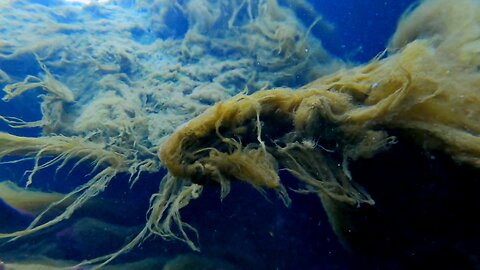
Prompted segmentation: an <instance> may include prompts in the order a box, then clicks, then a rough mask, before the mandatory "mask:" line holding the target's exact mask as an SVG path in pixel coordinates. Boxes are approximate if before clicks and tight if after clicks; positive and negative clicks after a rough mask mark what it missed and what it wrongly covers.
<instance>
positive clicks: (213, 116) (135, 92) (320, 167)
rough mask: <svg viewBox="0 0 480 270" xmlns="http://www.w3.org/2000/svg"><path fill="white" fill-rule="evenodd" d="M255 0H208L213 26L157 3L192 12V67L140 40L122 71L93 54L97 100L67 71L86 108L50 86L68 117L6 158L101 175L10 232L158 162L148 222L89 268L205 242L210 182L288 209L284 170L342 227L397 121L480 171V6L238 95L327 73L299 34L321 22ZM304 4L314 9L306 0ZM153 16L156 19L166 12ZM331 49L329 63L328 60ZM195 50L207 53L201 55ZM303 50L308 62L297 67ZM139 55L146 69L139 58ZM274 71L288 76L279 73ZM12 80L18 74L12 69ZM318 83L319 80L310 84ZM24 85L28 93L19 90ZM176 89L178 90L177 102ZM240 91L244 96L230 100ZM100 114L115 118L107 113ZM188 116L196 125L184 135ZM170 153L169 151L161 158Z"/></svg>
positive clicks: (8, 147)
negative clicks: (205, 189)
mask: <svg viewBox="0 0 480 270" xmlns="http://www.w3.org/2000/svg"><path fill="white" fill-rule="evenodd" d="M254 2H255V1H243V2H241V3H236V2H235V1H232V3H231V5H230V6H229V8H230V9H228V10H230V13H229V14H230V16H229V17H228V18H223V17H222V16H223V15H222V14H223V13H222V14H220V13H217V9H215V8H217V6H215V5H214V4H212V2H209V3H210V5H206V6H207V7H209V8H207V10H206V12H210V13H211V14H212V16H209V18H212V21H210V20H206V19H199V17H198V16H199V13H198V12H199V11H198V10H199V7H198V6H196V4H195V3H197V2H195V1H192V2H188V1H187V3H185V4H184V5H183V6H182V5H180V4H178V3H177V4H174V2H169V1H156V2H154V3H153V6H154V7H158V6H157V5H160V6H161V7H162V8H166V9H167V10H168V9H178V10H180V11H181V12H184V13H185V14H188V16H187V17H188V20H190V21H191V22H192V24H191V25H193V26H192V28H190V29H189V30H188V31H187V32H186V33H185V38H184V39H183V41H182V42H180V43H178V44H176V45H181V46H180V47H179V48H181V50H180V51H178V52H177V51H173V52H170V54H171V55H170V56H171V59H170V61H174V60H175V61H180V62H179V63H180V64H170V65H168V64H167V67H168V68H165V67H163V69H162V70H163V71H162V72H160V73H159V71H153V70H152V69H151V67H152V66H149V64H151V63H150V62H149V61H148V60H145V59H142V58H141V56H139V55H135V54H133V53H132V51H131V49H129V48H117V49H118V50H117V51H119V52H121V53H118V54H117V55H115V57H118V58H115V57H113V62H112V63H111V64H112V66H111V68H110V69H108V68H106V64H105V63H98V62H94V61H93V60H92V59H90V58H86V59H83V61H84V62H83V65H85V66H88V67H89V68H90V69H88V68H87V69H86V70H87V71H88V70H90V71H92V70H94V69H93V68H92V67H91V66H92V65H95V66H96V68H97V69H96V71H95V72H92V73H91V74H93V75H92V76H93V77H94V78H97V77H100V75H102V76H104V78H103V79H99V82H100V83H99V84H98V85H97V86H99V87H100V89H103V90H104V91H101V92H98V93H96V94H95V95H93V96H88V95H87V94H86V93H87V92H86V89H89V87H92V85H85V84H84V83H81V82H79V81H78V79H77V78H75V77H68V76H67V77H66V78H65V81H68V83H66V85H75V87H76V90H75V91H73V90H72V91H73V96H75V97H81V98H80V99H77V100H78V102H77V103H76V104H73V105H69V102H71V100H65V99H64V98H61V97H63V96H65V95H58V94H57V92H56V91H47V92H48V94H47V95H46V97H52V96H55V95H56V96H57V97H58V98H57V99H56V103H55V104H61V106H57V107H56V108H57V110H55V113H52V114H45V113H44V117H46V118H48V120H49V121H43V122H42V123H43V124H44V130H45V134H44V135H43V136H42V137H39V138H25V137H18V136H14V135H10V134H5V133H3V134H1V136H0V156H1V157H5V156H15V157H19V156H20V157H33V158H34V159H35V167H34V169H33V170H32V172H31V173H30V174H29V175H30V177H29V180H31V179H32V176H33V175H34V174H35V172H36V171H38V170H40V169H42V168H45V167H47V166H54V165H57V166H58V167H59V168H61V167H62V166H64V165H65V164H66V163H67V162H69V161H72V162H76V163H82V162H84V161H93V164H94V168H93V171H95V173H96V176H94V177H93V178H92V179H91V180H90V181H89V182H87V183H86V184H85V185H83V186H80V187H78V188H77V189H75V190H74V191H73V192H72V194H70V195H74V194H75V195H77V197H76V199H75V200H74V202H73V203H72V204H71V205H70V206H69V207H67V209H66V210H65V212H64V213H62V214H61V215H59V216H58V217H56V218H54V219H53V220H51V221H48V222H46V223H42V224H38V223H37V222H38V219H37V220H36V221H34V223H33V224H32V225H31V226H30V227H29V228H27V229H26V230H23V231H19V232H14V233H8V234H2V235H0V236H1V237H3V238H11V237H18V236H24V235H27V234H30V233H33V232H36V231H39V230H41V229H44V228H46V227H48V226H51V225H53V224H55V223H58V222H60V221H61V220H64V219H66V218H69V217H70V215H71V214H72V213H73V211H74V210H75V209H77V208H78V207H80V206H82V205H83V204H84V203H85V201H86V200H88V199H90V198H91V197H93V196H95V195H96V194H98V193H99V192H101V191H102V190H103V189H104V188H105V187H106V185H107V184H108V183H109V181H110V180H111V179H112V178H113V177H114V176H115V175H116V174H118V173H128V174H130V175H131V179H132V182H135V181H137V180H139V179H140V178H141V177H140V173H141V172H154V171H158V170H159V168H160V166H161V165H160V162H159V159H160V160H161V164H162V166H165V167H166V168H167V169H168V175H166V176H165V177H164V179H163V180H162V182H161V185H160V190H159V192H158V193H156V194H154V195H153V196H152V198H151V205H150V209H149V211H148V219H147V223H146V226H145V228H144V229H143V230H142V231H141V232H140V233H139V234H138V235H137V236H136V237H135V238H133V239H132V240H131V241H130V243H129V244H127V245H125V246H124V247H123V248H122V249H121V250H119V251H118V252H116V253H114V254H110V255H106V256H105V257H101V258H98V259H94V260H91V261H87V262H85V263H86V264H88V263H102V264H104V263H107V262H109V261H111V260H112V259H114V258H116V257H117V256H118V255H120V254H122V253H124V252H127V251H129V250H131V249H132V248H134V247H135V246H137V245H138V244H140V243H141V242H142V241H143V240H144V239H145V238H147V237H149V236H151V235H158V236H161V237H162V238H164V239H172V238H173V239H178V240H181V241H185V242H186V243H187V244H188V245H189V246H190V247H191V248H192V249H195V250H197V249H198V248H197V245H196V239H192V236H196V234H197V232H196V230H195V228H193V227H191V226H190V225H188V224H186V223H184V222H183V221H182V219H181V216H180V212H179V211H180V209H182V208H183V207H185V206H187V205H188V203H189V202H190V201H191V200H192V199H196V198H198V196H200V194H201V192H202V186H203V185H205V184H208V183H216V184H218V185H219V186H220V187H221V191H222V192H221V196H222V197H225V196H227V194H228V193H229V192H230V182H231V181H234V180H240V181H245V182H248V183H250V184H251V185H252V186H253V187H254V188H256V189H258V190H264V189H273V190H275V191H276V192H277V193H278V195H279V196H280V197H281V198H282V199H283V201H284V202H285V203H286V204H289V203H290V199H289V197H288V194H287V189H286V188H285V187H284V186H283V185H282V183H281V179H280V177H279V176H278V172H279V170H280V169H285V170H287V171H288V172H290V173H291V174H292V175H294V176H295V177H296V178H297V179H298V180H299V183H300V184H299V187H300V188H302V189H303V190H304V191H305V192H309V193H315V194H318V196H319V197H320V199H321V201H322V203H323V206H324V208H325V209H326V211H327V213H328V215H329V217H330V221H331V223H332V225H333V227H334V229H335V231H336V232H340V231H341V229H342V228H341V226H342V222H341V220H342V217H341V213H339V212H338V211H337V210H338V209H339V207H358V206H359V205H362V204H368V205H373V204H374V200H375V198H371V197H370V195H369V193H368V190H365V189H364V188H362V187H361V186H360V185H358V184H357V183H356V181H355V179H354V178H352V176H351V174H350V170H349V163H350V162H352V161H355V160H358V159H368V158H371V157H373V156H375V155H376V154H377V153H379V152H382V151H385V150H387V149H388V148H389V146H391V145H392V144H394V143H396V138H395V137H393V136H392V135H391V134H389V133H388V131H389V130H393V129H395V130H403V131H408V134H411V136H412V140H413V141H414V142H415V143H416V144H417V145H419V146H421V147H424V148H426V149H437V150H439V151H443V152H445V153H446V154H448V155H449V156H451V157H452V158H453V159H454V160H456V161H457V162H459V163H464V164H468V165H469V166H472V167H476V168H478V167H480V138H479V132H480V123H479V121H480V106H479V104H480V92H479V87H480V75H479V73H478V66H479V65H480V62H479V61H480V58H479V57H478V53H479V42H480V31H479V29H480V16H479V15H478V14H480V6H479V2H478V1H475V0H461V1H455V2H454V3H452V1H447V0H430V1H424V2H422V3H421V5H419V6H418V7H417V8H416V9H414V10H413V11H411V13H409V14H407V15H406V16H405V17H404V18H403V19H402V21H401V22H400V23H399V26H398V29H397V32H396V33H395V34H394V36H393V38H392V39H391V42H390V44H389V49H388V51H387V52H386V53H387V54H388V56H387V57H383V55H380V56H379V57H378V58H377V59H374V60H372V62H370V63H369V64H366V65H363V66H359V67H355V68H351V69H342V70H340V71H337V72H336V73H334V74H332V75H329V76H324V77H320V78H319V79H317V80H314V81H312V82H310V83H308V84H307V85H305V86H303V87H301V88H299V89H290V88H274V89H271V90H265V89H262V90H260V91H258V92H255V93H253V94H251V95H246V94H243V93H240V94H238V92H239V89H243V87H241V88H239V84H238V83H233V82H234V81H238V79H240V81H242V82H243V84H242V86H250V88H254V89H260V88H262V87H263V84H264V83H265V82H270V83H271V84H270V85H273V86H275V85H282V84H283V85H285V81H284V80H287V82H288V81H289V80H288V78H291V77H292V76H293V77H294V74H298V72H301V71H302V70H303V71H305V70H307V71H309V72H312V74H316V70H320V69H317V68H320V66H321V65H320V64H318V63H317V62H315V61H313V60H312V57H313V55H307V56H306V55H303V54H304V53H305V52H306V51H312V50H305V47H304V46H305V44H308V43H305V42H306V41H305V40H307V39H306V37H304V36H303V37H301V38H299V37H298V36H297V35H298V33H300V32H301V31H300V30H304V33H308V29H304V28H303V27H301V26H298V24H297V23H294V24H292V25H294V27H293V28H288V27H291V25H290V24H286V25H283V24H281V22H282V21H284V20H286V19H290V18H293V17H292V16H293V14H292V13H291V12H290V11H288V10H285V9H284V8H282V7H279V6H278V5H277V4H276V3H275V2H274V1H266V2H264V1H259V3H257V4H255V3H256V2H255V3H254ZM294 3H297V4H298V5H299V6H303V5H300V4H299V3H300V1H295V2H294ZM217 4H218V5H220V4H219V3H217ZM212 5H213V6H212ZM234 7H235V8H234ZM224 8H225V7H224ZM152 12H153V11H152ZM160 14H161V13H160ZM242 14H243V15H242ZM438 14H441V16H439V15H438ZM157 20H158V21H161V22H162V21H163V20H164V18H163V17H161V16H160V17H159V18H157ZM263 20H266V21H267V22H264V21H263ZM292 20H293V19H292ZM221 22H223V23H225V24H226V29H230V30H228V31H227V32H225V33H215V32H214V35H215V39H214V40H215V42H213V41H212V42H210V41H208V40H209V39H207V38H206V34H205V33H206V32H205V31H206V30H208V29H211V28H212V27H213V25H216V24H219V23H221ZM149 23H150V24H152V25H154V22H153V21H151V22H149ZM163 23H164V25H165V24H166V22H165V21H163ZM159 25H160V26H161V25H162V24H159ZM62 27H65V26H63V25H62ZM125 27H127V26H125ZM282 27H287V28H286V29H287V30H289V31H283V30H286V29H283V28H282ZM154 29H155V31H158V32H159V33H162V31H166V30H165V29H166V28H164V27H158V28H154ZM281 29H283V30H281ZM458 29H462V31H457V30H458ZM247 30H248V33H251V31H252V30H253V32H254V33H255V38H251V37H250V36H248V35H247V34H246V33H247ZM72 31H73V30H72ZM299 31H300V32H299ZM286 34H289V35H288V36H284V35H286ZM232 37H233V38H232ZM234 38H237V40H238V39H239V40H243V41H247V42H244V43H243V44H247V45H246V46H241V45H242V44H240V43H235V44H232V43H230V42H231V40H235V39H234ZM165 42H166V43H169V42H174V43H175V42H176V41H175V40H170V41H165ZM73 44H74V45H72V46H80V45H81V44H80V43H79V42H76V43H73ZM219 44H220V45H219ZM110 45H111V46H114V48H116V47H115V46H119V45H113V44H110ZM317 45H318V44H317ZM11 46H13V45H11ZM132 46H134V48H138V49H139V52H140V53H139V54H140V55H142V53H145V52H146V51H147V47H150V46H160V47H162V48H166V47H167V45H165V44H163V43H152V44H147V45H145V44H143V45H139V44H133V45H132ZM145 46H146V47H145ZM217 46H218V47H217ZM100 48H105V47H100ZM206 48H209V49H214V50H217V52H218V50H220V49H221V48H230V49H231V50H232V51H228V52H226V51H222V52H219V53H220V54H219V55H220V56H219V55H208V54H206V50H205V49H206ZM36 49H37V48H32V49H31V50H34V51H36ZM43 49H45V48H43ZM311 49H313V48H311ZM316 49H320V48H319V47H318V48H316ZM172 50H173V49H172ZM72 51H73V50H72ZM234 51H235V53H234ZM272 51H273V52H275V53H274V54H272ZM68 52H69V50H68V48H67V50H66V54H68ZM252 52H255V60H257V61H258V63H260V65H264V66H263V68H260V69H257V67H255V63H257V61H254V62H250V61H253V59H252V58H250V56H249V55H250V54H251V53H252ZM320 52H321V53H320V54H322V55H323V56H324V58H323V59H328V56H327V55H326V54H325V53H324V52H323V51H322V50H320ZM21 53H23V51H22V50H21V49H16V50H15V52H14V53H11V54H9V55H6V54H3V56H2V57H4V58H12V57H15V56H16V55H18V54H21ZM54 54H55V53H54V52H52V51H48V52H46V51H42V52H41V53H40V52H37V55H41V57H37V58H38V59H39V61H41V62H45V63H46V62H47V60H48V61H50V65H51V66H55V65H57V66H59V65H60V63H61V61H67V59H66V58H65V57H67V58H68V56H65V55H64V56H63V57H64V58H61V59H60V60H59V59H58V58H56V57H54ZM100 54H101V55H102V54H107V52H106V51H103V52H101V53H100ZM237 54H238V55H237ZM244 57H245V58H244ZM315 57H318V55H316V56H315ZM192 58H193V59H195V61H193V62H190V60H189V59H192ZM230 58H233V60H231V59H230ZM101 59H104V60H105V59H108V57H107V58H101ZM292 59H296V60H295V61H296V63H299V64H298V65H297V66H292V65H291V63H290V61H292ZM316 59H319V58H316ZM68 61H69V62H74V61H73V59H72V60H68ZM142 61H146V62H142ZM205 61H206V62H205ZM312 61H313V62H312ZM137 62H141V63H143V65H139V66H136V65H135V63H137ZM167 62H168V61H167ZM170 63H172V62H170ZM205 63H214V67H215V66H216V67H218V68H216V69H213V70H211V71H210V72H211V74H205V73H204V72H203V70H202V69H201V67H204V66H205V65H204V64H205ZM220 63H221V64H220ZM183 64H188V65H187V66H183ZM125 65H126V66H128V67H129V69H130V70H131V71H132V70H133V73H132V74H133V75H127V73H126V72H125V70H124V69H125V68H126V67H125ZM218 65H221V66H218ZM328 65H335V64H334V61H328ZM293 67H294V68H293ZM238 68H240V69H238ZM42 69H43V66H42ZM248 70H251V71H252V72H254V71H256V70H261V72H258V73H255V72H254V73H255V75H254V76H252V77H250V76H246V74H249V72H248ZM44 71H46V69H45V70H44ZM97 71H100V74H98V73H96V72H97ZM87 73H88V72H87ZM87 73H84V74H83V76H86V75H88V74H87ZM2 74H3V73H2ZM49 74H52V73H51V72H47V77H46V78H45V79H44V81H45V82H46V81H47V79H48V76H49ZM105 74H107V75H105ZM271 74H275V75H274V76H273V77H269V76H270V75H271ZM317 75H318V74H317ZM204 76H206V77H204ZM230 76H233V77H235V80H233V79H231V77H230ZM2 78H4V80H8V79H9V78H8V75H4V76H2ZM158 78H162V79H158ZM229 78H230V79H229ZM309 78H311V77H308V78H306V80H309V81H311V80H310V79H309ZM212 79H213V83H212V82H211V81H212ZM36 81H37V79H35V82H31V81H29V80H25V81H24V84H25V85H27V86H25V87H23V88H21V87H19V85H16V86H14V87H13V88H12V86H10V87H8V86H7V88H6V89H7V90H8V89H30V88H29V86H28V85H29V84H31V83H35V84H37V82H36ZM75 83H79V85H77V84H75ZM56 85H57V86H58V85H59V84H56ZM62 89H64V90H65V89H66V88H62ZM72 89H73V87H72ZM192 89H194V90H193V91H192ZM17 91H21V90H17ZM177 91H179V92H177ZM182 91H183V92H182ZM212 91H214V92H212ZM8 93H9V92H8V91H7V94H8ZM12 93H15V92H12V91H11V92H10V94H9V95H10V96H12ZM62 93H65V92H62ZM175 93H177V94H175ZM178 93H182V94H178ZM235 94H236V95H235ZM13 95H14V94H13ZM166 95H173V96H174V98H171V99H167V98H166V97H165V96H166ZM229 96H233V97H231V98H230V99H227V98H228V97H229ZM7 97H8V95H7ZM177 97H178V98H177ZM198 97H205V98H206V97H208V98H209V100H210V101H213V102H217V101H220V102H218V103H216V104H215V105H214V106H212V107H210V108H208V109H206V110H205V108H207V104H205V103H202V100H203V101H204V99H203V98H198ZM47 100H48V99H45V102H48V101H47ZM152 100H153V101H152ZM152 103H153V104H152ZM179 113H180V115H181V116H180V119H179V117H178V115H179ZM95 114H100V115H101V116H102V117H105V118H103V119H101V118H98V117H94V115H95ZM197 115H198V116H197ZM170 116H171V117H172V118H166V117H170ZM195 116H196V117H195ZM194 117H195V118H194ZM4 119H5V120H6V121H7V123H10V124H11V125H12V126H16V125H17V122H12V121H20V120H15V119H12V118H4ZM65 119H75V121H63V120H65ZM109 120H111V122H109ZM180 120H182V121H188V122H186V123H185V124H183V125H182V126H181V127H179V128H177V129H176V130H174V127H175V126H177V125H178V124H180V123H181V122H182V121H180ZM72 123H73V124H72ZM21 126H25V125H24V124H22V125H21ZM27 126H28V125H27ZM51 130H54V131H55V132H56V133H59V134H64V135H62V136H61V135H53V134H51V133H49V131H51ZM52 132H53V131H52ZM172 132H173V134H171V133H172ZM170 134H171V136H169V137H168V139H165V136H167V135H170ZM157 150H158V156H157V155H156V154H155V153H154V152H155V151H157ZM46 156H48V157H53V159H51V161H48V162H47V163H43V164H41V163H40V160H41V159H42V157H46ZM97 171H99V173H97ZM385 181H388V179H385ZM29 182H30V181H29ZM70 195H68V196H70ZM339 236H340V237H341V235H339Z"/></svg>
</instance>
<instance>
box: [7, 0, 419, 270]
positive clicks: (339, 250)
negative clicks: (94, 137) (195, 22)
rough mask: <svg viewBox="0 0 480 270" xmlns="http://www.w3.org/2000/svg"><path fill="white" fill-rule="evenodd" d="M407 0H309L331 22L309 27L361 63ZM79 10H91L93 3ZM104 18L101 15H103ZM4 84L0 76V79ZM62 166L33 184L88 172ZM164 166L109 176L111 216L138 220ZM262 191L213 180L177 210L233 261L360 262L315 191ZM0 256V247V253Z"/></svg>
mask: <svg viewBox="0 0 480 270" xmlns="http://www.w3.org/2000/svg"><path fill="white" fill-rule="evenodd" d="M31 2H36V3H40V4H44V5H46V6H49V7H50V8H55V6H56V5H58V4H59V3H60V1H53V0H52V1H33V0H32V1H31ZM132 2H133V1H132ZM413 2H414V1H395V0H388V1H381V0H370V1H354V0H336V1H331V0H316V1H315V0H312V4H313V5H314V6H315V8H316V9H317V10H318V11H319V13H320V14H322V15H323V16H324V18H325V19H326V20H327V21H329V22H331V23H332V24H333V25H334V26H335V27H334V29H333V30H332V31H331V32H328V33H325V32H321V31H320V30H318V29H314V30H313V32H312V34H313V35H315V36H317V37H319V38H320V39H321V40H322V44H323V45H324V47H325V48H326V49H327V50H328V51H329V52H330V53H331V54H333V55H334V56H336V57H338V58H341V59H344V60H345V61H349V62H353V63H365V62H368V61H369V60H370V59H372V58H373V57H374V56H376V55H377V54H378V53H380V52H382V51H383V50H384V49H385V47H386V45H387V43H388V39H389V37H390V36H391V35H392V34H393V32H394V30H395V27H396V24H397V22H398V19H399V17H400V16H401V14H402V13H403V12H404V11H405V10H406V9H407V8H408V7H409V6H410V5H411V4H412V3H413ZM85 12H91V13H92V14H95V13H96V11H95V10H94V9H93V8H92V9H87V10H85ZM300 15H301V14H300ZM0 16H2V15H1V14H0ZM167 18H168V21H167V23H168V24H169V25H176V28H174V29H171V31H167V32H165V33H168V34H169V35H171V36H175V37H180V36H182V35H183V34H184V33H185V31H186V29H187V28H186V27H187V26H186V25H185V23H186V22H185V19H184V18H182V17H181V16H178V14H170V15H169V16H168V17H167ZM70 19H72V20H73V19H75V18H70ZM106 19H107V20H108V17H107V18H106ZM312 19H313V18H308V17H305V18H303V20H304V22H305V25H309V24H310V23H311V22H312ZM7 31H8V29H7ZM133 37H134V38H138V39H139V40H140V41H141V42H143V43H150V42H152V40H153V39H155V38H161V39H164V38H167V36H158V37H152V36H150V35H147V34H146V33H143V32H141V31H139V32H134V33H133ZM0 69H4V70H8V71H9V75H13V76H15V75H17V76H19V77H22V76H24V74H37V73H38V72H39V71H40V70H39V68H38V66H37V65H36V63H35V59H34V58H33V57H25V58H22V59H16V60H5V59H1V58H0ZM4 85H5V84H3V85H1V84H0V87H3V86H4ZM38 94H39V92H31V93H27V94H26V95H24V96H21V97H19V98H18V99H16V100H15V101H14V102H9V103H2V104H1V106H0V115H14V116H17V117H19V118H22V119H24V120H35V119H39V118H40V117H41V115H40V113H39V112H40V107H39V105H38V103H37V102H36V101H35V100H36V96H37V95H38ZM0 130H1V131H5V132H11V133H13V134H17V135H22V136H39V135H40V134H41V130H40V129H28V130H25V129H20V130H19V129H12V128H9V127H8V126H7V125H5V124H4V123H0ZM32 165H33V163H32V162H31V161H25V162H21V163H18V164H7V165H1V167H0V169H1V170H2V175H1V180H6V179H11V180H15V181H17V182H18V183H21V184H24V183H25V181H26V179H25V176H23V171H24V170H25V169H30V168H31V167H32ZM69 168H71V165H70V167H69V166H67V167H66V168H64V169H62V170H61V171H59V172H58V173H57V172H55V168H48V169H46V170H43V171H41V172H39V173H38V174H37V175H36V176H35V184H34V186H35V187H36V188H40V189H44V190H53V191H58V192H67V191H70V190H72V189H73V188H74V187H75V186H77V185H79V184H81V183H83V182H84V181H85V180H86V179H88V178H87V177H86V176H85V175H86V174H87V173H88V172H89V168H88V167H87V166H81V167H80V168H78V169H76V170H75V171H73V173H72V174H71V175H69V176H68V179H64V178H65V177H66V176H67V174H68V171H69ZM164 173H165V172H160V173H157V174H154V175H148V174H145V175H143V176H142V179H141V181H139V182H138V184H137V185H136V186H134V188H133V189H131V190H130V189H129V184H128V183H127V180H128V177H127V176H122V175H121V176H118V177H117V178H116V179H114V181H112V185H111V186H110V187H109V188H108V189H107V191H106V192H105V193H104V194H103V195H102V197H103V198H105V199H106V200H109V201H114V202H116V203H117V205H118V206H119V208H120V207H122V208H121V211H122V214H121V215H120V216H116V217H114V218H116V219H117V220H115V221H114V222H116V223H118V224H122V225H128V226H135V225H137V226H140V225H142V224H143V223H144V221H145V212H146V209H147V206H148V199H149V197H150V195H151V193H152V190H153V191H156V190H158V185H159V181H160V179H161V178H162V176H163V174H164ZM289 177H290V176H288V175H286V174H285V175H282V181H283V182H285V183H287V186H288V183H289V182H293V180H292V179H289ZM267 195H268V197H269V198H270V200H271V201H267V200H265V198H264V197H263V196H262V195H261V194H260V193H258V192H256V191H255V190H254V189H252V188H251V187H249V186H247V185H245V184H241V183H235V184H234V185H233V186H232V192H231V193H230V195H229V196H228V197H227V198H226V199H225V200H224V201H223V202H220V200H219V190H218V189H217V188H215V187H206V189H205V191H204V194H203V195H202V196H201V197H200V199H198V200H195V201H194V202H193V203H191V205H189V206H188V207H187V208H186V209H184V210H183V211H182V216H183V218H184V221H186V222H187V223H189V224H191V225H192V226H194V227H195V228H197V229H198V231H199V234H200V239H199V243H200V248H201V249H202V253H201V254H202V255H204V256H207V257H208V256H213V257H221V258H223V259H226V260H229V261H230V262H234V263H235V262H236V263H238V266H239V269H312V270H313V269H353V268H356V269H361V268H362V266H358V265H357V266H353V265H352V262H351V259H352V255H351V254H349V253H348V252H347V251H345V249H344V248H343V247H342V246H341V244H340V243H339V241H338V240H337V239H336V237H335V235H334V234H333V232H332V229H331V227H330V225H329V224H328V219H327V217H326V215H325V213H324V212H323V209H322V207H321V205H320V203H319V200H318V198H317V197H316V196H314V195H310V196H305V195H299V194H296V193H294V192H290V196H291V198H292V201H293V204H292V206H291V207H290V208H286V207H284V206H283V204H282V203H281V202H280V201H279V200H277V199H276V197H275V194H270V193H268V194H267ZM0 206H1V207H0V211H5V212H4V214H3V215H2V216H3V217H8V218H12V215H13V216H14V215H15V214H14V213H13V214H12V209H9V208H8V207H6V206H2V205H0ZM13 218H17V219H18V222H19V224H22V225H24V224H25V217H23V216H22V217H20V216H17V217H13ZM97 218H100V217H97ZM103 218H104V219H105V217H103ZM112 218H113V217H112ZM110 221H111V220H110ZM0 222H2V221H0ZM57 227H58V228H60V229H64V228H66V227H68V223H67V225H61V226H57ZM50 237H52V236H50ZM100 238H101V237H100ZM105 240H107V241H108V239H105ZM118 244H121V243H116V242H115V243H112V244H111V245H103V246H101V248H99V249H98V250H90V249H89V247H88V243H78V242H68V241H67V242H65V243H64V245H65V246H64V247H65V250H66V251H65V253H64V254H63V255H62V256H63V257H62V256H60V255H59V256H57V257H55V254H50V255H51V256H52V257H53V258H55V259H71V260H82V259H84V258H85V257H95V256H98V255H101V254H104V253H105V252H108V251H113V250H115V249H117V248H119V245H118ZM191 252H192V251H191V250H190V249H189V248H188V247H187V246H186V245H185V244H183V243H181V242H176V241H170V242H165V241H162V240H160V239H156V240H155V241H153V240H149V241H147V242H146V243H144V244H143V245H142V246H141V247H140V248H137V249H136V250H134V251H133V252H131V253H129V254H128V255H126V256H124V257H122V258H121V260H129V259H132V260H135V259H138V258H144V257H148V256H161V257H174V256H175V255H178V254H183V253H191ZM1 258H2V251H1V249H0V260H1Z"/></svg>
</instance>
